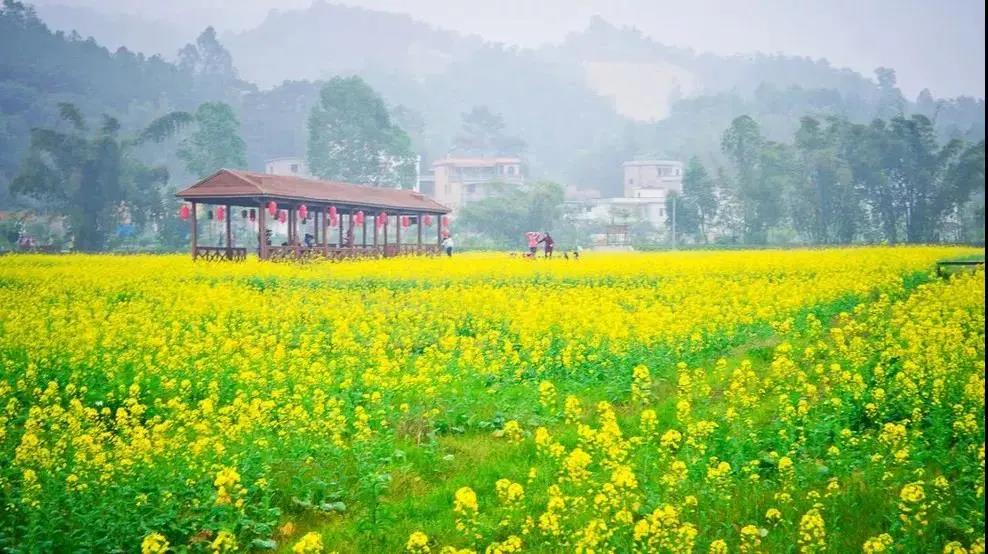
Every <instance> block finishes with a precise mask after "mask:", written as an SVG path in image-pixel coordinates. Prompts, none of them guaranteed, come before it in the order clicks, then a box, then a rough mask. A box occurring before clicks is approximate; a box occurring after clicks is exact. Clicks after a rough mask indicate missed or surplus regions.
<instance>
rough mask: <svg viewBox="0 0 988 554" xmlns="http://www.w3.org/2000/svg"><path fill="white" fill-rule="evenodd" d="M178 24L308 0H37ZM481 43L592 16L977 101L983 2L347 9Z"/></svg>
mask: <svg viewBox="0 0 988 554" xmlns="http://www.w3.org/2000/svg"><path fill="white" fill-rule="evenodd" d="M38 1H39V3H42V2H43V3H52V4H54V3H60V4H66V5H82V6H88V7H91V8H96V9H100V10H102V11H107V12H128V13H132V14H139V15H141V16H143V17H145V18H147V19H164V20H168V21H182V22H183V23H186V24H190V25H193V26H195V27H196V28H200V27H204V26H205V25H207V24H212V25H213V26H215V27H216V28H217V29H218V30H220V31H221V32H222V31H225V30H240V29H244V28H248V27H252V26H254V25H257V24H258V23H259V22H260V21H261V20H262V19H263V18H264V16H265V15H266V14H267V12H268V11H269V10H271V9H280V10H288V9H297V8H303V7H306V6H308V5H309V4H310V3H311V0H168V1H159V0H38ZM341 3H345V4H350V5H358V6H363V7H367V8H372V9H379V10H386V11H393V12H403V13H408V14H410V15H412V16H413V17H415V18H416V19H419V20H422V21H425V22H427V23H431V24H433V25H435V26H438V27H443V28H447V29H451V30H455V31H459V32H463V33H475V34H478V35H481V36H483V37H485V38H487V39H490V40H496V41H500V42H507V43H515V44H520V45H523V46H537V45H539V44H542V43H545V42H556V41H559V40H561V39H562V38H563V37H564V36H565V35H566V33H567V32H570V31H573V30H579V29H581V28H583V27H585V26H586V24H587V21H588V20H589V18H590V17H591V16H593V15H595V14H599V15H601V16H602V17H604V19H607V20H608V21H611V22H613V23H618V24H626V25H634V26H635V27H638V28H639V29H641V30H642V31H643V32H645V33H646V34H648V35H650V36H652V37H653V38H655V39H656V40H658V41H660V42H663V43H666V44H670V45H675V46H686V47H690V48H693V49H694V50H697V51H701V52H703V51H710V52H714V53H718V54H734V53H748V52H754V51H761V52H767V53H776V52H782V53H786V54H793V55H803V56H810V57H813V58H821V57H822V58H827V59H829V60H830V61H831V62H832V63H833V64H834V65H837V66H846V67H850V68H852V69H855V70H857V71H860V72H862V73H864V74H866V75H868V76H871V74H872V73H871V72H872V70H873V69H874V68H875V67H877V66H880V65H885V66H889V67H893V68H895V69H896V71H897V72H898V75H899V83H900V86H901V88H902V89H903V92H904V93H905V94H906V95H907V96H909V97H910V98H914V97H915V95H916V93H918V92H919V90H920V89H922V88H923V87H928V88H930V89H931V90H932V91H933V93H934V95H936V96H956V95H959V94H969V95H975V96H979V97H984V95H985V6H984V0H813V1H800V0H763V1H760V2H756V1H752V0H678V1H675V2H672V1H666V0H651V1H650V0H537V1H531V0H503V1H496V0H348V1H346V2H341Z"/></svg>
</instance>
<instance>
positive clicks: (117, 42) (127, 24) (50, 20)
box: [36, 4, 199, 60]
mask: <svg viewBox="0 0 988 554" xmlns="http://www.w3.org/2000/svg"><path fill="white" fill-rule="evenodd" d="M36 10H37V12H38V16H39V17H40V18H41V20H42V21H44V22H45V24H46V25H48V27H49V28H51V29H52V30H54V31H64V32H65V33H67V34H71V33H72V31H75V32H77V33H78V34H79V35H80V36H82V37H83V38H88V37H93V38H94V39H96V42H98V43H100V44H102V45H103V46H105V47H107V48H109V49H111V50H116V49H117V48H120V47H121V46H124V47H126V48H127V49H128V50H130V51H132V52H140V53H143V54H145V55H146V56H153V55H155V54H158V55H160V56H162V57H163V58H165V59H169V60H170V59H174V58H175V54H176V52H178V49H179V48H181V47H182V45H183V44H186V43H188V42H190V41H191V40H193V39H195V37H196V34H198V32H199V29H191V28H185V27H180V26H178V25H175V24H173V23H168V22H163V21H157V20H148V19H144V18H141V17H138V16H134V15H130V14H124V13H106V12H103V11H98V10H94V9H91V8H87V7H84V6H65V5H62V4H39V5H38V6H36Z"/></svg>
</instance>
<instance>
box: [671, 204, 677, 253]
mask: <svg viewBox="0 0 988 554" xmlns="http://www.w3.org/2000/svg"><path fill="white" fill-rule="evenodd" d="M677 197H678V195H675V194H674V195H673V196H672V249H673V250H675V249H676V200H677Z"/></svg>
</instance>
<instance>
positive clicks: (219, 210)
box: [216, 206, 226, 221]
mask: <svg viewBox="0 0 988 554" xmlns="http://www.w3.org/2000/svg"><path fill="white" fill-rule="evenodd" d="M224 217H226V209H225V208H224V207H223V206H220V207H219V208H216V219H218V220H220V221H223V218H224Z"/></svg>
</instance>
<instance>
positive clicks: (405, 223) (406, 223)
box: [401, 215, 410, 227]
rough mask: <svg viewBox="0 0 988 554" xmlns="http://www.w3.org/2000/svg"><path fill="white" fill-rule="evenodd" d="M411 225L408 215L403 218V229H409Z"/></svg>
mask: <svg viewBox="0 0 988 554" xmlns="http://www.w3.org/2000/svg"><path fill="white" fill-rule="evenodd" d="M409 223H410V222H409V220H408V216H407V215H403V216H401V226H402V227H408V225H409Z"/></svg>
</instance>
